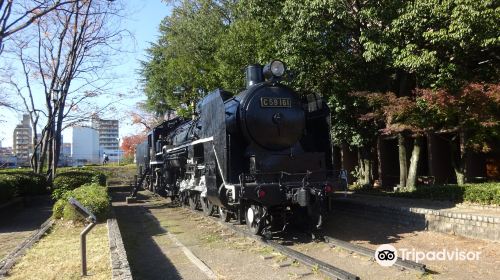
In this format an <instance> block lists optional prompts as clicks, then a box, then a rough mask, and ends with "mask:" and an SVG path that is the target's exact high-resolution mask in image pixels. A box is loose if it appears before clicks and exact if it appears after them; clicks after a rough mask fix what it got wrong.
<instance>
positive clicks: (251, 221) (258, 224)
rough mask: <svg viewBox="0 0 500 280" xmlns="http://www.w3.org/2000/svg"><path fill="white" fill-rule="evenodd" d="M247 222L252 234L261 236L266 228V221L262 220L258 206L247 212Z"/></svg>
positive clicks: (251, 207) (250, 208)
mask: <svg viewBox="0 0 500 280" xmlns="http://www.w3.org/2000/svg"><path fill="white" fill-rule="evenodd" d="M245 221H246V224H247V227H248V230H250V232H251V233H252V234H261V233H262V229H263V228H264V219H262V214H261V211H259V208H258V206H255V205H251V206H250V207H248V208H247V211H245Z"/></svg>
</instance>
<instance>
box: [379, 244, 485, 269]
mask: <svg viewBox="0 0 500 280" xmlns="http://www.w3.org/2000/svg"><path fill="white" fill-rule="evenodd" d="M398 255H400V256H401V259H402V260H410V261H415V262H417V263H418V262H420V261H424V260H427V261H478V260H479V257H480V255H481V252H477V251H461V250H459V249H455V250H447V249H442V250H439V251H428V252H424V251H417V250H415V248H413V249H411V250H410V249H407V248H400V249H399V252H398V250H396V248H395V247H394V246H392V245H389V244H383V245H380V246H379V247H378V248H377V250H376V251H375V256H374V257H375V261H377V263H378V264H380V265H381V266H392V265H394V264H395V263H396V261H397V260H398Z"/></svg>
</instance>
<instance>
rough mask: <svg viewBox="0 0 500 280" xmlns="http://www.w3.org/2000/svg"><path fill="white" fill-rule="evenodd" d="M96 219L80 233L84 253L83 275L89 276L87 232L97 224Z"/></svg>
mask: <svg viewBox="0 0 500 280" xmlns="http://www.w3.org/2000/svg"><path fill="white" fill-rule="evenodd" d="M95 224H96V223H95V221H93V220H92V222H91V223H90V224H89V225H88V226H87V227H86V228H85V229H83V231H82V232H81V233H80V247H81V254H82V276H87V233H89V231H90V230H91V229H92V228H93V227H94V226H95Z"/></svg>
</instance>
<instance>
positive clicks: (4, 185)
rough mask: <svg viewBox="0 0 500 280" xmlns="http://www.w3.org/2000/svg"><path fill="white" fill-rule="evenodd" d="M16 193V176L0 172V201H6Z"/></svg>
mask: <svg viewBox="0 0 500 280" xmlns="http://www.w3.org/2000/svg"><path fill="white" fill-rule="evenodd" d="M17 195H18V188H17V180H16V178H15V177H14V176H12V175H7V174H0V203H4V202H7V201H9V200H11V199H12V198H14V197H16V196H17Z"/></svg>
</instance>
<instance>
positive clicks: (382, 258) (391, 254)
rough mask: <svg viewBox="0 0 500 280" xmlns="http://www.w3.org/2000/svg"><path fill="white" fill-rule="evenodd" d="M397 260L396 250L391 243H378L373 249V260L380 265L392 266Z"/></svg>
mask: <svg viewBox="0 0 500 280" xmlns="http://www.w3.org/2000/svg"><path fill="white" fill-rule="evenodd" d="M397 260H398V251H397V250H396V248H394V246H392V245H389V244H383V245H380V246H379V247H378V248H377V250H376V251H375V261H377V263H378V264H380V265H381V266H392V265H393V264H395V263H396V261H397Z"/></svg>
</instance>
